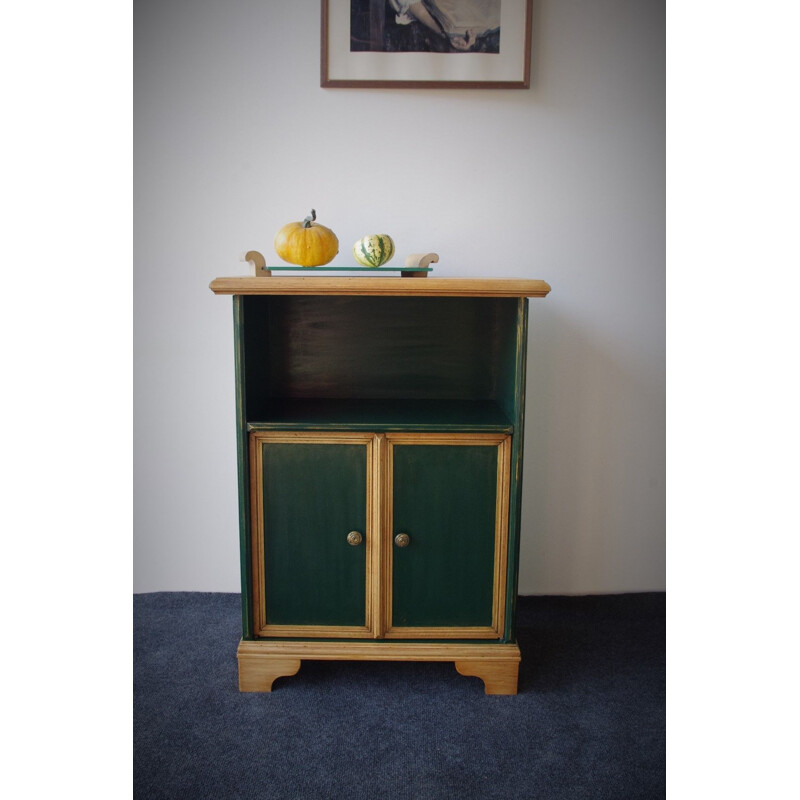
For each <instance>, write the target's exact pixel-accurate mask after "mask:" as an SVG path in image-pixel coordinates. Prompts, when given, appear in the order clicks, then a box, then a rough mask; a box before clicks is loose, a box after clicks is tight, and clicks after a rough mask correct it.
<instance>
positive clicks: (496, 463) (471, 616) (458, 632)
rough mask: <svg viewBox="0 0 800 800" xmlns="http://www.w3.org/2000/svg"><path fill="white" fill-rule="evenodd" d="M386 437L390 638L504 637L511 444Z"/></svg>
mask: <svg viewBox="0 0 800 800" xmlns="http://www.w3.org/2000/svg"><path fill="white" fill-rule="evenodd" d="M387 440H388V451H389V455H388V461H389V465H390V466H389V468H390V477H389V492H388V494H389V498H388V501H389V503H390V509H389V511H388V513H387V520H388V524H389V526H390V531H389V537H387V539H386V540H385V541H386V547H387V548H388V553H386V555H387V556H388V557H389V561H390V568H389V570H388V572H389V575H390V576H391V591H390V593H389V595H388V597H387V603H388V604H389V605H390V607H391V615H390V621H389V624H388V626H387V629H386V631H385V636H386V637H387V638H406V639H414V638H459V639H461V638H483V639H488V638H492V639H493V638H501V637H502V636H503V625H504V614H505V610H504V609H505V583H506V575H505V572H506V564H507V552H506V551H507V546H508V545H507V541H508V535H507V533H508V500H507V495H508V491H507V487H508V465H509V455H510V437H508V436H502V435H494V434H452V435H449V436H446V435H442V434H416V435H412V434H389V435H387ZM398 537H399V538H398Z"/></svg>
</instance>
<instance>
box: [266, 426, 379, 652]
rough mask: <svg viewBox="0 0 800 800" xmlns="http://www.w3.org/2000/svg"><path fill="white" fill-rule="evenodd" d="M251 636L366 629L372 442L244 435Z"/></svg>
mask: <svg viewBox="0 0 800 800" xmlns="http://www.w3.org/2000/svg"><path fill="white" fill-rule="evenodd" d="M250 449H251V453H250V456H251V482H252V487H251V502H252V527H253V539H252V567H253V568H252V573H253V619H254V633H255V635H256V636H298V637H300V636H302V637H321V636H324V637H337V636H343V637H367V636H371V635H372V629H373V624H372V616H373V615H372V610H371V608H372V603H371V596H372V580H371V578H370V574H371V573H370V571H369V570H368V565H369V564H370V562H371V559H372V557H373V546H372V545H373V538H374V537H373V529H374V528H375V526H374V524H373V520H372V516H373V512H374V483H375V480H374V477H375V453H376V448H375V442H374V437H373V436H372V435H368V434H358V433H356V434H340V433H280V432H274V431H264V432H254V433H251V436H250Z"/></svg>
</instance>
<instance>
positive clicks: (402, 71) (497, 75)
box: [321, 0, 532, 89]
mask: <svg viewBox="0 0 800 800" xmlns="http://www.w3.org/2000/svg"><path fill="white" fill-rule="evenodd" d="M531 3H532V0H322V80H321V85H322V86H323V87H324V88H397V89H527V88H528V87H529V86H530V69H531Z"/></svg>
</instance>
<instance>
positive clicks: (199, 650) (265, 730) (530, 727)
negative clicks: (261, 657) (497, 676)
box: [134, 592, 666, 800]
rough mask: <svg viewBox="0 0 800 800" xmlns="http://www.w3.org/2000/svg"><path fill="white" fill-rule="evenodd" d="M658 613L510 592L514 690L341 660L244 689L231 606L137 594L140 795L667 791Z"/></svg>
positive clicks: (288, 798) (150, 798) (622, 795)
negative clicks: (267, 687) (257, 689)
mask: <svg viewBox="0 0 800 800" xmlns="http://www.w3.org/2000/svg"><path fill="white" fill-rule="evenodd" d="M665 606H666V598H665V595H664V594H661V593H647V594H629V595H604V596H589V597H521V598H520V599H519V604H518V641H519V645H520V649H521V650H522V665H521V668H520V681H519V694H518V695H516V696H511V697H503V696H487V695H485V694H484V691H483V683H482V681H480V680H479V679H478V678H467V677H463V676H461V675H458V673H456V671H455V668H454V667H453V665H452V664H438V663H432V664H417V663H382V662H369V663H367V662H335V661H328V662H325V661H319V662H303V665H302V667H301V669H300V672H299V673H298V674H297V675H296V676H293V677H287V678H280V679H278V680H277V681H276V682H275V685H274V691H273V692H272V693H271V694H240V693H239V691H238V683H237V680H238V678H237V665H236V646H237V644H238V641H239V637H240V608H239V595H237V594H208V593H193V592H160V593H153V594H139V595H135V596H134V798H141V799H142V800H145V798H146V799H147V800H158V798H170V800H172V799H175V800H177V799H179V798H180V799H181V800H182V799H183V798H186V800H204V799H205V798H208V799H209V800H228V798H243V799H244V798H247V800H251V798H264V800H272V798H275V800H294V799H295V798H298V799H299V798H303V799H304V800H305V799H306V798H309V799H313V800H316V799H317V798H319V800H323V799H325V798H337V799H338V798H342V799H343V800H345V799H346V800H362V799H363V800H376V799H380V800H451V798H452V800H471V798H476V799H478V800H493V798H498V800H501V799H502V800H516V798H531V799H538V798H541V799H542V800H545V799H548V800H549V798H559V799H562V798H563V800H577V799H578V798H597V799H598V800H612V799H613V800H617V799H618V800H637V798H642V799H643V800H644V799H645V798H646V799H647V800H652V798H661V797H664V796H665Z"/></svg>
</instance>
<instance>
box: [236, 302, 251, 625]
mask: <svg viewBox="0 0 800 800" xmlns="http://www.w3.org/2000/svg"><path fill="white" fill-rule="evenodd" d="M243 300H244V298H243V297H241V296H239V295H235V296H234V298H233V341H234V365H235V370H236V455H237V458H236V461H237V470H238V474H239V557H240V560H241V561H240V571H241V585H242V638H243V639H252V638H253V616H252V598H251V592H250V587H251V585H252V583H251V570H250V564H251V551H250V496H249V495H250V463H249V454H248V441H247V415H246V409H245V405H246V400H245V398H246V386H245V346H244V315H245V311H244V304H243Z"/></svg>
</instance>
